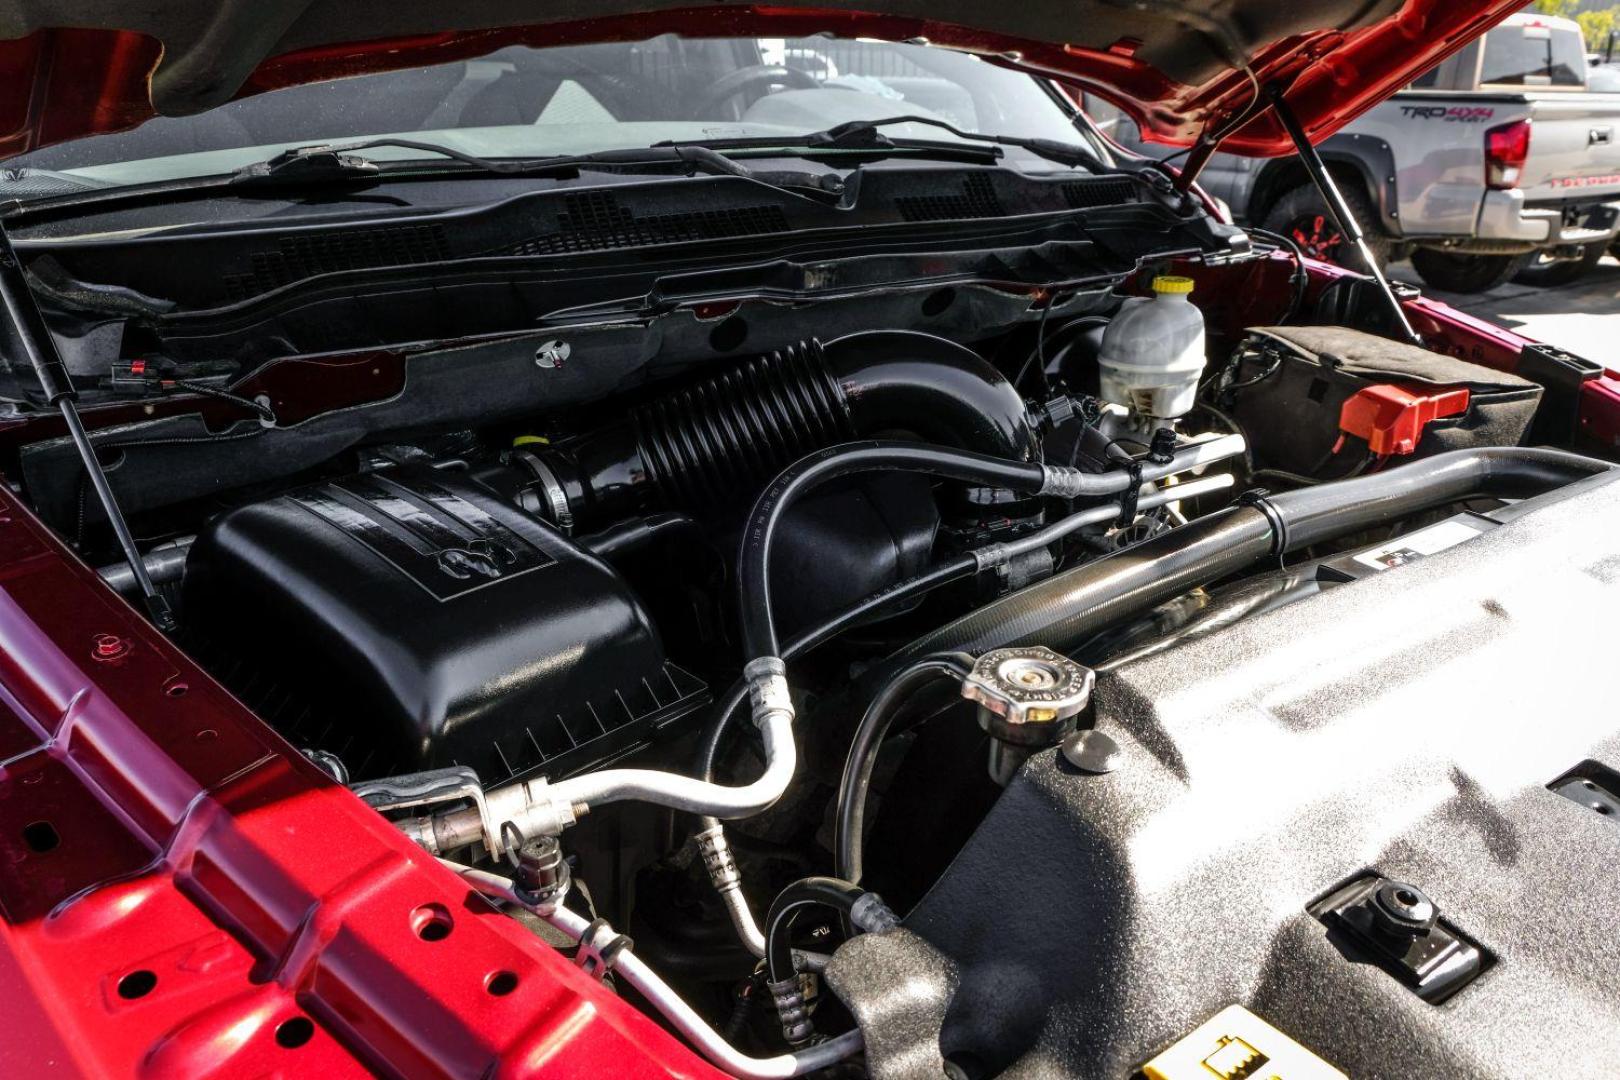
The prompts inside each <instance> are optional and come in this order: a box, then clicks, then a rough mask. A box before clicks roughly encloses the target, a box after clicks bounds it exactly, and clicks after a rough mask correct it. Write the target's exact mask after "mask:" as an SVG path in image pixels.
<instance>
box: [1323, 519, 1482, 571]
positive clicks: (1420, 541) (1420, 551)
mask: <svg viewBox="0 0 1620 1080" xmlns="http://www.w3.org/2000/svg"><path fill="white" fill-rule="evenodd" d="M1484 531H1485V530H1484V529H1483V528H1479V527H1476V526H1474V525H1470V524H1468V523H1467V522H1464V521H1458V520H1456V519H1453V520H1451V521H1442V522H1441V523H1440V524H1438V525H1430V526H1429V527H1428V528H1427V529H1419V530H1418V531H1417V532H1415V533H1412V534H1411V535H1409V536H1403V537H1401V538H1400V539H1398V540H1391V541H1390V542H1389V543H1387V544H1385V545H1383V546H1382V547H1375V548H1373V549H1371V550H1370V551H1363V552H1362V553H1361V554H1359V555H1357V556H1356V558H1355V561H1356V562H1358V563H1361V564H1362V565H1363V566H1370V567H1372V568H1373V569H1374V570H1388V569H1389V568H1390V567H1392V566H1404V565H1405V564H1407V563H1409V562H1411V561H1412V560H1414V559H1421V558H1422V557H1423V556H1425V555H1433V554H1434V553H1435V552H1437V551H1444V550H1446V548H1449V547H1456V546H1457V545H1458V544H1460V543H1462V542H1463V541H1464V540H1472V539H1473V538H1474V537H1476V536H1478V535H1479V534H1480V533H1482V532H1484Z"/></svg>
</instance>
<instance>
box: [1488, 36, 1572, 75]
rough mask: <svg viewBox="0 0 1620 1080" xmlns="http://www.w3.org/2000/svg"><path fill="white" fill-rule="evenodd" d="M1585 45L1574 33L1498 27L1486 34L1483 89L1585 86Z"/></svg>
mask: <svg viewBox="0 0 1620 1080" xmlns="http://www.w3.org/2000/svg"><path fill="white" fill-rule="evenodd" d="M1585 71H1586V46H1585V45H1584V44H1583V43H1582V41H1581V35H1580V34H1578V33H1576V32H1575V31H1573V30H1561V29H1556V28H1553V27H1547V26H1499V27H1497V28H1496V29H1495V30H1492V31H1491V32H1490V33H1489V34H1486V35H1485V59H1484V61H1483V62H1482V64H1481V66H1480V71H1479V81H1480V85H1482V86H1584V85H1585V79H1584V73H1585Z"/></svg>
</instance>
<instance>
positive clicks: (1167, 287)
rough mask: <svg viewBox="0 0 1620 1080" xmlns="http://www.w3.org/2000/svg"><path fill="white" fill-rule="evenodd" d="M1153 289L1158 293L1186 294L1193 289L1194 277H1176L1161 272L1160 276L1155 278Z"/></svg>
mask: <svg viewBox="0 0 1620 1080" xmlns="http://www.w3.org/2000/svg"><path fill="white" fill-rule="evenodd" d="M1153 291H1154V292H1156V293H1170V294H1172V295H1176V294H1181V295H1185V294H1187V293H1190V292H1192V291H1193V279H1192V278H1190V277H1175V276H1173V275H1170V274H1160V275H1159V276H1158V277H1156V278H1154V279H1153Z"/></svg>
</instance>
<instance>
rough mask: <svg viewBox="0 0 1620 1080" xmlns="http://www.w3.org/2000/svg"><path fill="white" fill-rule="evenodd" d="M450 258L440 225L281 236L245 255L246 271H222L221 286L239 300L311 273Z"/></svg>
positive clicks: (410, 263)
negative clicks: (223, 285) (264, 246)
mask: <svg viewBox="0 0 1620 1080" xmlns="http://www.w3.org/2000/svg"><path fill="white" fill-rule="evenodd" d="M449 257H450V245H449V241H448V240H447V239H446V237H445V232H444V228H443V226H440V225H396V226H389V227H388V228H382V229H347V230H342V231H338V232H323V233H310V234H307V235H302V236H284V237H282V238H281V239H280V240H279V241H277V242H276V246H275V247H272V248H267V249H264V250H260V251H255V252H253V253H252V254H250V255H249V256H248V269H247V271H245V272H243V273H237V274H228V275H226V277H225V289H226V292H227V294H228V295H230V296H231V297H232V298H233V299H238V300H241V299H246V298H247V297H250V296H256V295H258V294H260V293H265V292H269V291H270V290H272V289H277V288H280V287H281V286H283V285H287V284H290V283H292V282H294V281H301V280H303V279H304V278H308V277H314V276H315V275H316V274H331V273H337V272H338V271H342V270H372V269H376V268H378V267H384V266H417V265H421V264H423V263H431V262H438V261H440V260H442V259H447V258H449Z"/></svg>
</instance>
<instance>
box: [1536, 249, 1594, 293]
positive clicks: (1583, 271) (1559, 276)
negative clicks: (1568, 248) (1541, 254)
mask: <svg viewBox="0 0 1620 1080" xmlns="http://www.w3.org/2000/svg"><path fill="white" fill-rule="evenodd" d="M1603 250H1604V245H1602V244H1587V245H1586V246H1585V247H1584V248H1582V249H1581V257H1580V258H1578V259H1564V260H1561V261H1559V262H1550V263H1543V262H1538V261H1537V260H1536V259H1534V258H1532V259H1531V260H1530V261H1529V263H1527V264H1526V265H1525V268H1524V269H1523V270H1520V271H1519V272H1518V273H1517V274H1514V275H1513V280H1514V282H1515V283H1516V284H1519V285H1535V286H1538V287H1540V288H1543V289H1554V288H1557V287H1558V286H1560V285H1568V284H1569V283H1570V282H1572V281H1578V280H1580V279H1581V278H1583V277H1585V276H1586V275H1587V274H1589V273H1590V272H1591V271H1592V268H1593V267H1595V266H1597V264H1598V260H1599V259H1601V258H1603Z"/></svg>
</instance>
